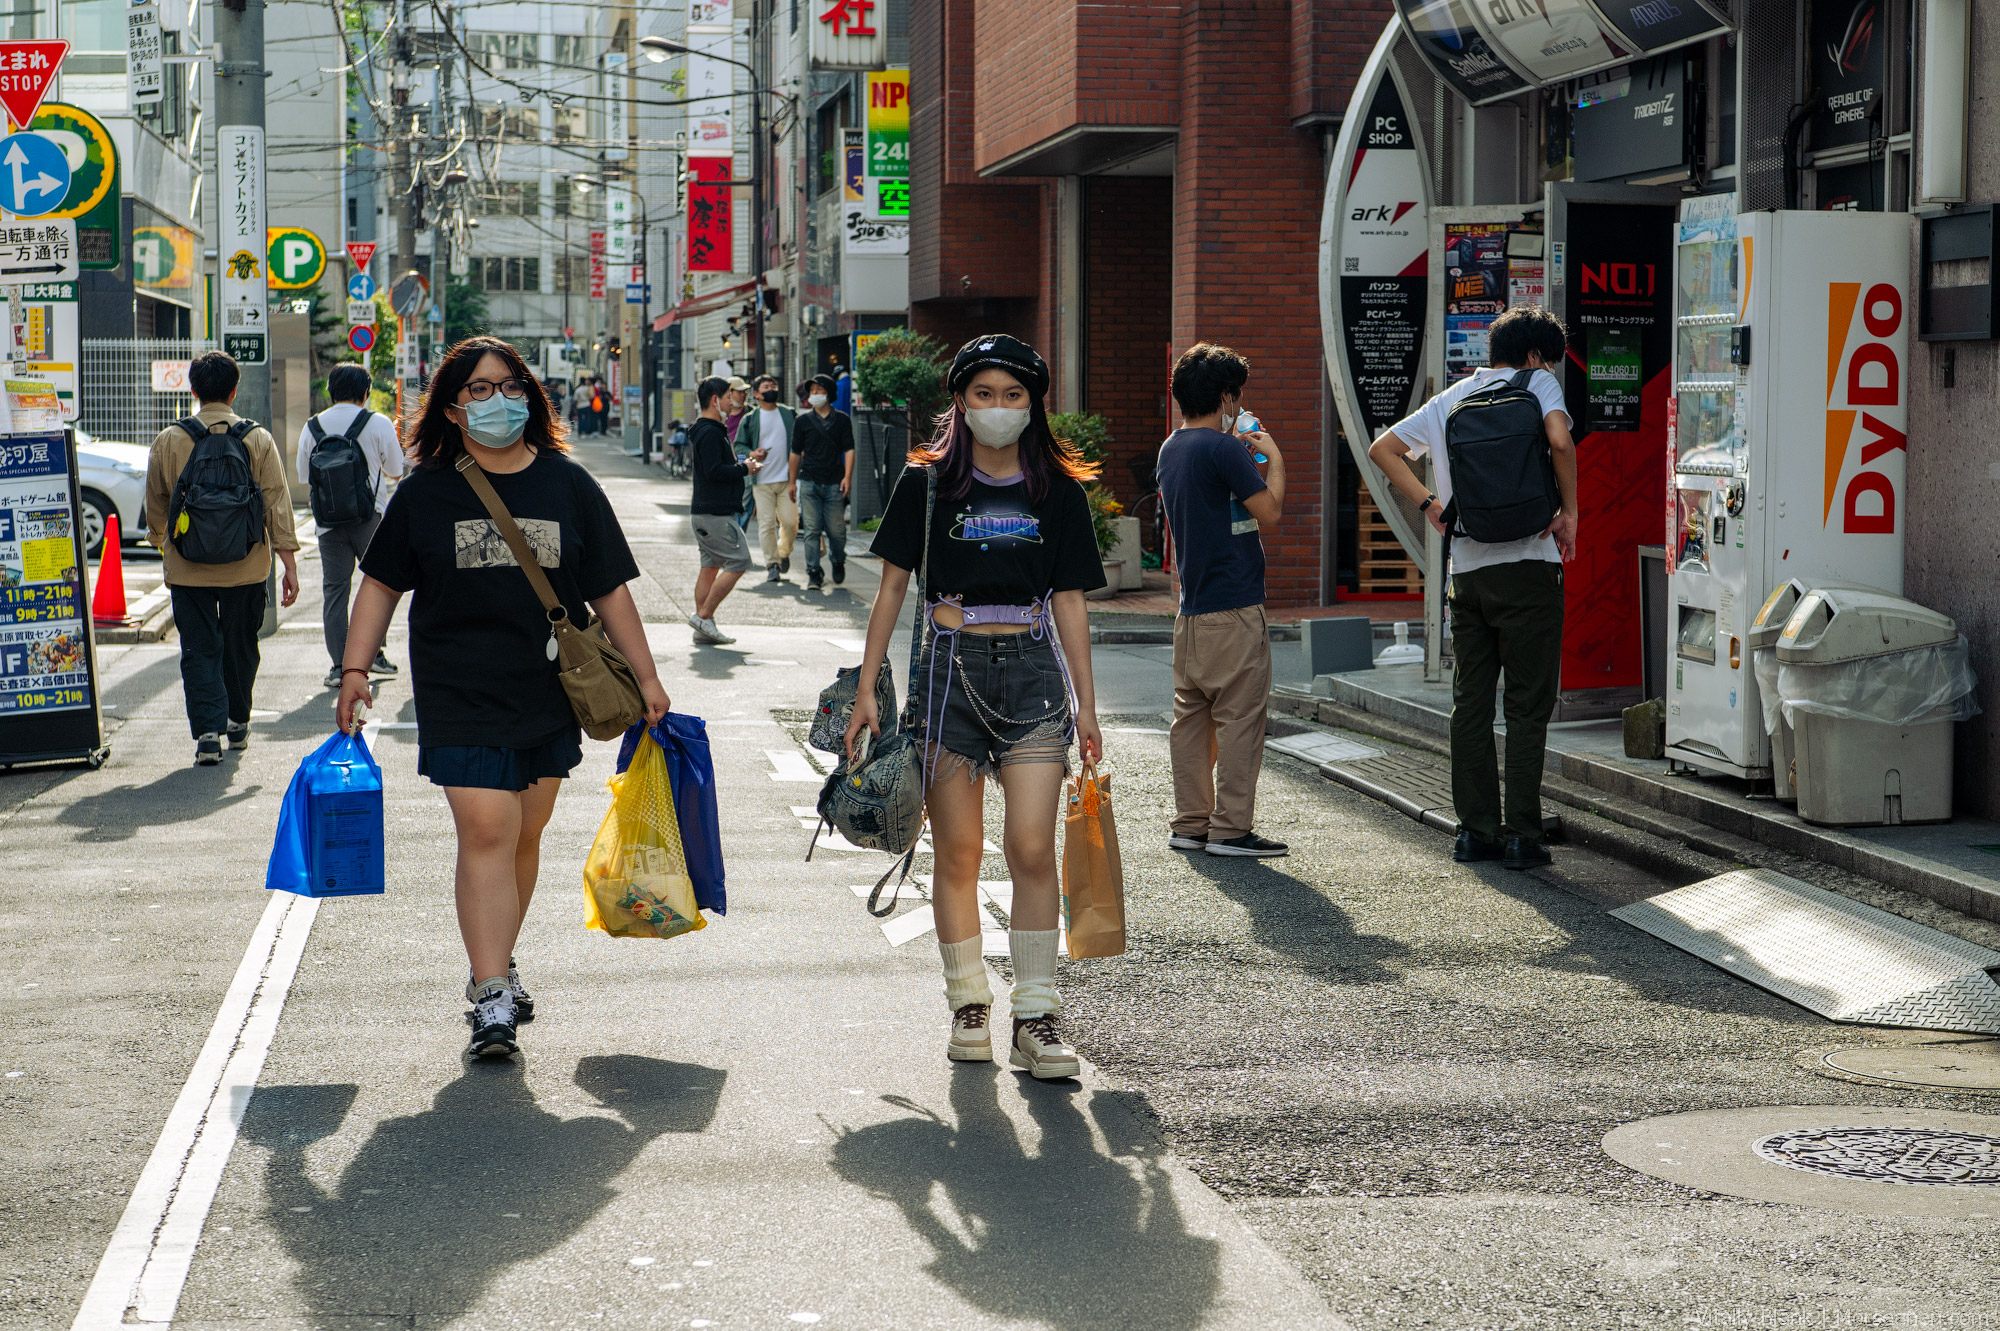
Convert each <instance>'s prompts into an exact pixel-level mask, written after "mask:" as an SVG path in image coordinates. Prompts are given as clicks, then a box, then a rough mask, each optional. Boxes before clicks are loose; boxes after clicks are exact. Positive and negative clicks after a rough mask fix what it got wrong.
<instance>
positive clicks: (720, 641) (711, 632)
mask: <svg viewBox="0 0 2000 1331" xmlns="http://www.w3.org/2000/svg"><path fill="white" fill-rule="evenodd" d="M701 623H702V630H701V631H702V632H703V633H706V634H707V635H708V640H709V641H710V642H712V643H714V644H715V645H716V646H718V647H721V646H724V645H725V644H727V643H732V642H735V641H736V639H734V638H732V637H730V636H729V635H728V634H727V633H724V632H723V631H722V630H721V629H719V628H717V627H716V626H715V616H714V615H710V616H709V617H708V618H707V619H704V620H702V621H701Z"/></svg>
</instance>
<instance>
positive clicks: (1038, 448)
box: [909, 398, 1097, 504]
mask: <svg viewBox="0 0 2000 1331" xmlns="http://www.w3.org/2000/svg"><path fill="white" fill-rule="evenodd" d="M1028 413H1029V414H1028V428H1027V429H1026V430H1023V431H1022V432H1021V445H1020V447H1021V455H1020V456H1021V475H1022V476H1023V478H1024V479H1025V480H1026V483H1027V486H1028V502H1029V503H1030V504H1040V503H1041V502H1042V501H1043V500H1044V499H1046V498H1048V496H1049V486H1050V485H1052V484H1054V483H1055V480H1056V478H1057V477H1059V476H1067V477H1068V478H1069V479H1070V480H1073V481H1094V480H1096V479H1097V468H1096V466H1094V465H1093V464H1091V463H1089V462H1086V461H1084V460H1083V455H1082V454H1080V453H1078V452H1077V451H1076V447H1075V445H1073V444H1071V443H1070V442H1069V440H1067V439H1058V438H1056V434H1055V431H1054V430H1052V429H1050V428H1049V413H1048V412H1047V411H1046V410H1044V409H1043V407H1042V403H1041V399H1039V398H1037V399H1035V400H1034V401H1032V402H1030V403H1029V404H1028ZM976 442H977V441H975V440H974V439H973V437H972V427H971V426H969V425H967V424H966V423H965V413H964V412H961V411H960V410H959V409H958V403H957V402H956V401H954V402H953V403H952V405H951V406H950V407H949V408H947V409H946V411H945V413H944V415H942V416H940V417H938V423H937V430H936V431H935V432H934V433H933V434H932V435H931V441H930V443H928V444H926V445H924V446H923V447H921V448H912V449H911V450H910V457H909V462H910V465H911V466H912V467H936V468H937V478H938V497H939V498H941V499H948V500H956V499H963V498H964V497H965V494H966V492H967V491H968V490H970V489H971V488H972V450H973V448H974V446H975V444H976Z"/></svg>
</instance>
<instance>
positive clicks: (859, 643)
mask: <svg viewBox="0 0 2000 1331" xmlns="http://www.w3.org/2000/svg"><path fill="white" fill-rule="evenodd" d="M827 641H828V642H830V643H832V644H833V645H834V646H836V647H838V648H840V650H841V651H843V652H865V651H867V650H868V644H867V643H866V642H865V641H863V640H862V639H860V638H828V639H827Z"/></svg>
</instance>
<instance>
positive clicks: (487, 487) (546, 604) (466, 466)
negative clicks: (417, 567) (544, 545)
mask: <svg viewBox="0 0 2000 1331" xmlns="http://www.w3.org/2000/svg"><path fill="white" fill-rule="evenodd" d="M455 465H456V466H457V468H458V472H459V474H460V475H461V476H463V477H465V480H466V483H467V484H468V485H470V486H471V487H472V492H473V493H474V494H476V495H478V496H479V502H480V503H482V504H484V505H486V512H487V514H488V515H489V516H491V517H492V519H493V525H494V526H496V527H498V528H499V529H500V535H501V536H503V537H505V538H506V541H507V548H508V549H509V550H512V551H513V552H514V562H515V563H517V564H519V565H520V566H521V571H522V572H523V573H525V574H527V575H528V581H529V582H530V583H532V584H533V585H534V588H535V595H536V596H537V597H539V598H540V599H541V602H542V609H544V610H546V611H548V612H549V621H550V622H551V623H554V622H555V621H556V619H557V618H558V617H560V618H562V619H568V618H569V611H568V610H566V609H564V607H563V603H562V602H561V601H559V600H557V599H556V590H555V588H553V587H551V586H549V577H548V574H546V573H544V572H542V566H541V564H540V562H539V561H537V560H536V558H535V552H534V550H533V549H532V548H531V547H530V546H529V545H528V538H527V537H526V536H524V535H522V534H521V524H520V523H518V522H516V521H514V515H513V514H512V513H509V512H508V511H507V506H506V505H505V504H503V503H501V502H500V496H499V495H497V494H495V493H494V491H493V482H491V481H489V480H487V479H486V473H485V471H484V470H482V469H481V468H480V466H479V464H478V463H477V462H474V461H473V460H472V454H470V453H461V454H460V455H459V458H458V462H457V463H456V464H455Z"/></svg>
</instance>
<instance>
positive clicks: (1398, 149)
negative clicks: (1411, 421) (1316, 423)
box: [1334, 72, 1430, 439]
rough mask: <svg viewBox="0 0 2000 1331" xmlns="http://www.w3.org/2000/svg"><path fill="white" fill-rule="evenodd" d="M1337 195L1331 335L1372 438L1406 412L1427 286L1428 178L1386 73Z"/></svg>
mask: <svg viewBox="0 0 2000 1331" xmlns="http://www.w3.org/2000/svg"><path fill="white" fill-rule="evenodd" d="M1357 129H1358V134H1357V136H1356V142H1355V146H1354V152H1353V156H1352V159H1351V160H1350V161H1348V162H1347V163H1346V164H1345V168H1346V174H1347V188H1346V190H1345V191H1343V194H1342V197H1341V198H1340V200H1339V201H1338V206H1339V208H1340V217H1339V219H1338V221H1337V222H1336V223H1334V225H1336V226H1337V228H1338V231H1337V235H1338V248H1337V250H1336V256H1335V257H1336V258H1337V260H1338V271H1337V273H1336V276H1337V278H1338V281H1339V319H1338V336H1339V350H1340V356H1339V358H1338V361H1337V364H1339V365H1341V366H1344V367H1345V373H1344V374H1343V375H1342V376H1341V378H1342V379H1343V380H1344V381H1345V385H1346V387H1347V389H1348V392H1349V393H1350V394H1351V402H1352V405H1353V408H1354V411H1355V414H1356V415H1357V416H1358V417H1359V418H1360V419H1359V421H1358V422H1356V423H1357V424H1358V425H1359V426H1360V428H1361V431H1362V433H1363V434H1364V435H1365V436H1366V437H1367V438H1368V439H1373V438H1375V437H1376V436H1377V435H1379V434H1380V433H1381V432H1382V431H1383V430H1386V429H1387V428H1389V427H1390V426H1391V425H1394V424H1395V423H1396V422H1397V421H1399V420H1401V419H1402V418H1403V417H1404V415H1405V414H1407V413H1408V412H1409V410H1410V404H1411V399H1412V396H1413V395H1414V393H1415V391H1416V386H1417V377H1418V370H1419V365H1420V362H1421V359H1422V355H1423V344H1424V321H1425V318H1426V309H1427V306H1428V303H1429V302H1428V300H1427V299H1426V296H1427V292H1428V289H1429V286H1430V277H1429V265H1430V257H1429V246H1430V220H1429V218H1430V214H1429V209H1428V207H1427V202H1428V194H1429V188H1430V187H1429V182H1428V181H1427V180H1426V179H1425V175H1424V169H1423V163H1422V160H1421V158H1420V157H1419V155H1418V151H1417V140H1416V132H1415V128H1414V125H1413V123H1412V122H1411V120H1410V119H1409V117H1408V115H1407V114H1405V112H1404V109H1403V101H1402V97H1401V96H1400V95H1399V94H1398V92H1397V89H1396V82H1395V80H1394V79H1392V78H1390V77H1389V76H1388V75H1387V73H1386V72H1385V73H1384V74H1383V75H1382V78H1381V82H1380V83H1378V84H1377V85H1376V88H1375V95H1374V97H1373V98H1372V99H1371V100H1370V102H1369V104H1368V114H1367V117H1366V119H1365V121H1364V122H1363V124H1362V125H1360V126H1358V127H1357Z"/></svg>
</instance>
